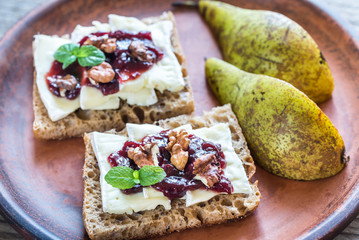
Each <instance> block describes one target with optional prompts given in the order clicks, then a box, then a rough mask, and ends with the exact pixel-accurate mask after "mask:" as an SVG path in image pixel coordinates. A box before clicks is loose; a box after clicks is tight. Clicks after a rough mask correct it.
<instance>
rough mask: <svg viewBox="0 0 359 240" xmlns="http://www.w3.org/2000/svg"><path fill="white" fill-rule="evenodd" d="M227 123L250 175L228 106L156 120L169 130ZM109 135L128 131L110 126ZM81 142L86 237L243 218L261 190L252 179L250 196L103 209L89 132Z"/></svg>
mask: <svg viewBox="0 0 359 240" xmlns="http://www.w3.org/2000/svg"><path fill="white" fill-rule="evenodd" d="M223 122H225V123H229V126H230V130H231V133H232V143H233V147H234V149H235V152H236V153H237V155H238V156H239V158H240V159H241V160H242V161H243V166H244V168H245V170H246V173H247V176H248V178H249V179H250V178H251V177H252V176H253V174H254V172H255V165H254V162H253V159H252V157H251V155H250V153H249V150H248V147H247V143H246V141H245V138H244V136H243V134H242V130H241V128H240V126H239V125H238V122H237V118H236V116H235V115H234V114H233V112H232V110H231V107H230V105H225V106H222V107H216V108H214V109H213V110H212V111H210V112H208V113H205V115H204V116H202V117H193V116H191V115H182V116H178V117H174V118H171V119H166V120H160V121H158V122H156V124H157V125H159V126H161V127H163V128H166V129H172V128H176V127H178V126H180V125H184V124H187V123H190V124H191V125H192V127H193V128H194V129H196V128H201V127H210V126H213V125H215V124H216V123H223ZM110 132H111V133H114V134H127V132H126V129H124V130H123V131H121V132H116V131H110ZM84 140H85V144H86V156H85V164H84V168H83V180H84V202H83V220H84V224H85V228H86V231H87V233H88V235H89V236H90V238H91V239H138V238H146V237H153V236H159V235H163V234H167V233H170V232H174V231H181V230H184V229H189V228H194V227H202V226H205V225H212V224H219V223H223V222H226V221H233V220H238V219H241V218H244V217H246V216H248V215H249V214H251V213H252V212H253V211H254V210H255V209H256V208H257V206H258V204H259V201H260V198H261V195H260V193H259V190H258V187H257V182H255V183H252V184H251V187H252V189H253V194H252V195H246V194H239V193H236V194H230V195H217V196H215V197H213V198H212V199H210V200H209V201H207V202H201V203H197V204H194V205H192V206H189V207H186V203H185V200H180V199H175V200H172V203H171V207H172V208H171V210H165V209H164V207H163V206H157V207H156V209H154V210H147V211H141V212H137V213H133V214H109V213H105V212H103V210H102V201H101V188H100V181H99V177H100V171H99V168H98V165H97V160H96V157H95V154H94V152H93V149H92V146H91V141H90V136H89V135H88V134H85V136H84Z"/></svg>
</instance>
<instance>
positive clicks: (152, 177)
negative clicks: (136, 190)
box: [139, 165, 166, 186]
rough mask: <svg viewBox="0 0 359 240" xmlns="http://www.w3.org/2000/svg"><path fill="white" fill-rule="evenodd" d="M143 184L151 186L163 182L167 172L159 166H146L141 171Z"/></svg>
mask: <svg viewBox="0 0 359 240" xmlns="http://www.w3.org/2000/svg"><path fill="white" fill-rule="evenodd" d="M139 174H140V176H139V178H140V182H141V185H142V186H151V185H153V184H156V183H158V182H161V181H162V180H163V179H164V178H165V177H166V172H165V171H164V170H163V169H162V168H161V167H158V166H150V165H147V166H144V167H142V168H141V169H140V171H139Z"/></svg>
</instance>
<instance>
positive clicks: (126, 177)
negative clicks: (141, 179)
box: [105, 166, 136, 189]
mask: <svg viewBox="0 0 359 240" xmlns="http://www.w3.org/2000/svg"><path fill="white" fill-rule="evenodd" d="M133 172H134V170H133V169H132V168H129V167H124V166H119V167H114V168H111V169H110V171H108V173H107V174H106V176H105V180H106V182H107V183H108V184H110V185H111V186H112V187H114V188H119V189H130V188H133V187H134V186H135V185H136V183H135V181H134V178H133Z"/></svg>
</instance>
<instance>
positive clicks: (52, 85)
mask: <svg viewBox="0 0 359 240" xmlns="http://www.w3.org/2000/svg"><path fill="white" fill-rule="evenodd" d="M84 73H85V68H84V67H81V66H80V65H79V64H78V63H77V62H74V63H72V64H71V65H69V66H68V67H67V68H66V69H62V63H60V62H58V61H56V60H55V61H54V62H53V63H52V66H51V68H50V71H49V72H48V73H47V74H46V75H45V79H46V84H47V87H48V88H49V90H50V92H51V93H52V94H54V95H55V96H57V97H61V95H60V88H59V87H58V86H57V85H56V82H55V81H56V78H57V77H58V76H63V77H64V76H66V75H67V74H70V75H72V76H74V77H75V78H76V80H77V82H78V83H77V85H76V87H75V89H73V90H68V91H66V92H65V97H66V98H67V99H69V100H73V99H75V98H77V97H78V95H79V94H80V90H81V86H80V82H81V81H82V78H84V75H85V74H84Z"/></svg>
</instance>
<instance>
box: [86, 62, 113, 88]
mask: <svg viewBox="0 0 359 240" xmlns="http://www.w3.org/2000/svg"><path fill="white" fill-rule="evenodd" d="M87 75H88V76H89V78H90V79H92V80H93V81H95V82H101V83H108V82H111V81H112V79H113V78H114V77H115V71H114V70H113V69H112V66H111V65H110V64H109V63H107V62H102V63H101V64H100V65H98V66H93V67H92V68H90V70H88V71H87Z"/></svg>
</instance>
